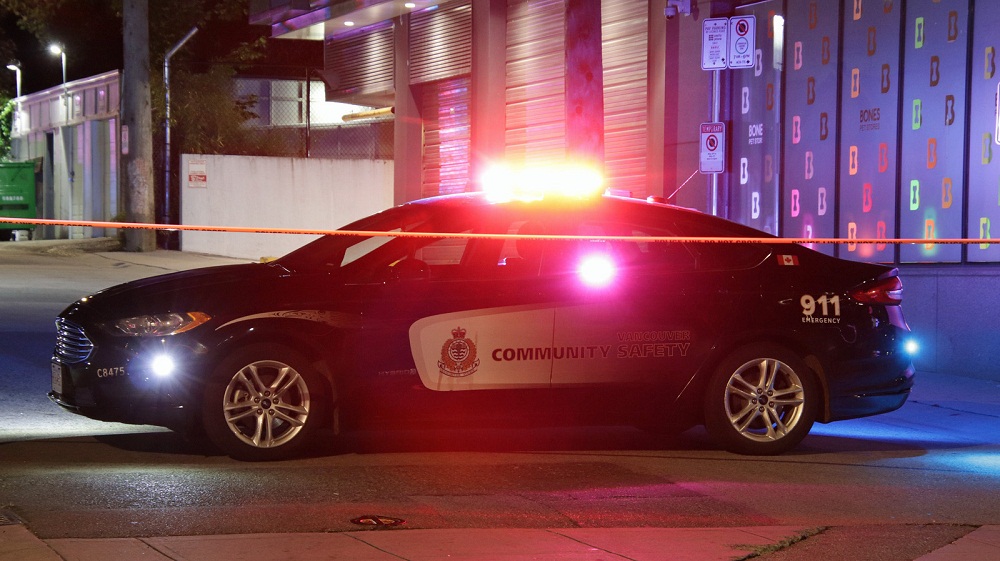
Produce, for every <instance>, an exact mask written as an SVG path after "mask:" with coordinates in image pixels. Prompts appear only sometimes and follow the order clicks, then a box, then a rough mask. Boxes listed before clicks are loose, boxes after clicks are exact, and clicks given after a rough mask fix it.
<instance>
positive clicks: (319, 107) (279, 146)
mask: <svg viewBox="0 0 1000 561" xmlns="http://www.w3.org/2000/svg"><path fill="white" fill-rule="evenodd" d="M188 69H189V70H190V72H189V73H188V74H186V75H184V77H183V78H181V79H179V80H178V82H179V83H178V84H177V85H176V86H172V87H174V88H175V89H176V92H175V93H172V95H173V96H175V97H176V98H179V101H178V103H176V104H175V105H174V106H172V108H171V111H174V112H177V113H179V114H178V115H177V117H176V118H175V119H174V122H175V125H174V126H175V128H174V130H175V131H176V134H177V135H178V136H179V138H178V140H179V144H181V146H182V147H183V148H182V149H183V150H184V151H185V152H188V153H202V154H234V155H255V156H279V157H299V158H332V159H365V160H372V159H375V160H391V159H392V158H393V120H392V113H391V111H386V110H383V111H374V112H373V111H372V110H373V109H381V108H373V107H368V106H361V105H353V104H347V103H340V102H332V101H327V100H326V85H325V83H324V82H323V81H322V80H320V79H319V78H318V76H319V72H318V71H317V69H309V68H298V69H295V68H289V67H282V68H279V69H277V70H276V71H275V72H271V73H270V75H268V73H267V72H266V70H267V69H253V70H255V71H257V75H255V76H254V75H238V76H233V75H232V73H231V69H227V68H225V67H223V66H220V65H216V66H210V67H203V68H198V67H197V65H191V66H189V68H188ZM261 70H264V71H263V72H261ZM295 75H298V76H301V77H299V78H296V77H294V76H295ZM372 113H374V114H373V115H372ZM360 115H369V116H367V117H363V118H357V117H358V116H360ZM345 116H349V117H347V118H346V119H345ZM352 117H354V118H353V119H352Z"/></svg>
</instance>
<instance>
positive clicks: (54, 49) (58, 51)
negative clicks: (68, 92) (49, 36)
mask: <svg viewBox="0 0 1000 561" xmlns="http://www.w3.org/2000/svg"><path fill="white" fill-rule="evenodd" d="M49 52H50V53H52V54H54V55H59V58H60V59H61V60H62V79H63V80H62V81H63V87H66V49H64V48H63V47H62V45H59V44H56V43H52V44H51V45H49Z"/></svg>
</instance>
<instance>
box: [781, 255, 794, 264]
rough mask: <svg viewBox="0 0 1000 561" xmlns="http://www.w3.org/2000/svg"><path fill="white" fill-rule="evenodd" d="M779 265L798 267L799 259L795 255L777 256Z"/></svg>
mask: <svg viewBox="0 0 1000 561" xmlns="http://www.w3.org/2000/svg"><path fill="white" fill-rule="evenodd" d="M778 264H779V265H798V264H799V258H798V257H797V256H795V255H779V256H778Z"/></svg>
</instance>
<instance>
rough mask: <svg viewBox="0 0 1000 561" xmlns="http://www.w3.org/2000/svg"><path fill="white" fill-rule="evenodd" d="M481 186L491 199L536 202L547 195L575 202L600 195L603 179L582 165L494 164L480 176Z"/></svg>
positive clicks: (595, 171)
mask: <svg viewBox="0 0 1000 561" xmlns="http://www.w3.org/2000/svg"><path fill="white" fill-rule="evenodd" d="M480 183H481V185H482V188H483V191H485V192H486V194H487V196H488V197H489V198H490V199H491V200H495V201H508V200H523V201H539V200H542V199H544V198H545V197H546V196H548V195H553V196H562V197H567V198H578V199H580V198H589V197H594V196H597V195H600V193H601V192H602V186H603V183H604V178H603V177H602V176H601V174H600V172H598V171H597V170H595V169H593V168H590V167H586V166H581V165H571V164H566V165H556V166H544V167H522V168H514V167H510V166H506V165H495V166H492V167H490V168H489V169H488V170H486V172H485V173H483V175H482V177H481V178H480Z"/></svg>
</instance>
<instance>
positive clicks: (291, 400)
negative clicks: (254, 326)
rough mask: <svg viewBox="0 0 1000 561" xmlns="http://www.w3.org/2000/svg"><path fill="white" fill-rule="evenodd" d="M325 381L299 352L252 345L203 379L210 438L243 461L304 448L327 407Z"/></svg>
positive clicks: (273, 457) (204, 411)
mask: <svg viewBox="0 0 1000 561" xmlns="http://www.w3.org/2000/svg"><path fill="white" fill-rule="evenodd" d="M328 393H329V391H328V386H327V384H326V383H325V382H324V380H323V378H322V377H321V376H320V375H319V373H318V372H316V370H315V369H314V368H313V366H312V364H311V363H310V362H309V361H308V360H307V359H306V358H305V357H304V356H302V355H301V354H299V353H297V352H295V351H293V350H291V349H288V348H286V347H283V346H280V345H256V346H252V347H247V348H244V349H241V350H238V351H236V352H235V353H233V354H232V355H231V356H229V357H226V358H225V359H224V360H222V361H221V362H220V363H219V365H218V366H217V367H216V368H215V370H214V371H213V372H212V375H211V377H210V379H209V380H208V383H207V384H206V385H205V390H204V395H203V400H202V423H203V425H204V428H205V433H206V434H207V436H208V438H209V440H211V441H212V443H213V444H215V446H217V447H218V448H219V449H220V450H222V451H223V452H224V453H226V454H227V455H229V456H231V457H233V458H236V459H239V460H247V461H269V460H282V459H286V458H290V457H294V456H296V455H299V454H301V453H302V452H303V450H304V448H305V447H306V446H308V445H309V441H310V440H311V439H312V437H313V435H314V434H315V433H316V431H317V430H318V429H319V428H320V425H321V423H322V419H323V418H324V410H325V408H326V407H328V406H329V405H330V404H329V401H330V399H329V397H328Z"/></svg>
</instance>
